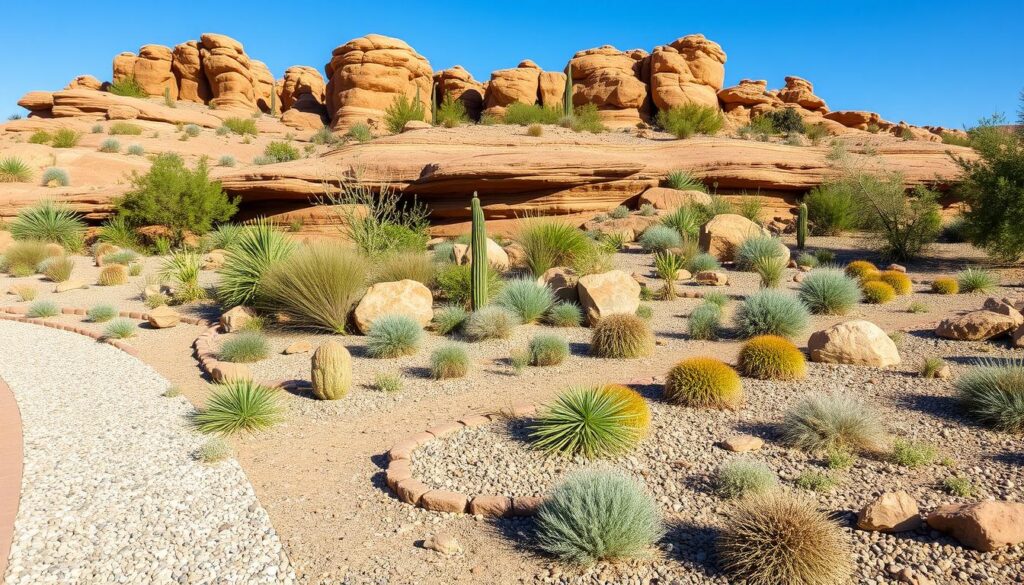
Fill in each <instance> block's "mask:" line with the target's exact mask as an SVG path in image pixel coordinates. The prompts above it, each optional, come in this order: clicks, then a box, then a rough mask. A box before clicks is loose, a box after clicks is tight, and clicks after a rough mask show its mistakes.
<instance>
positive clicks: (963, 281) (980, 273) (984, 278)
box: [956, 268, 999, 294]
mask: <svg viewBox="0 0 1024 585" xmlns="http://www.w3.org/2000/svg"><path fill="white" fill-rule="evenodd" d="M956 281H957V285H959V287H960V292H962V293H981V294H989V293H991V292H992V291H993V290H995V288H996V287H997V286H999V279H998V278H997V277H996V276H995V275H994V274H992V273H991V272H989V271H988V270H985V269H984V268H967V269H965V270H961V271H960V273H959V274H957V275H956Z"/></svg>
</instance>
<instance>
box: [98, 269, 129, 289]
mask: <svg viewBox="0 0 1024 585" xmlns="http://www.w3.org/2000/svg"><path fill="white" fill-rule="evenodd" d="M96 282H97V284H99V285H100V286H118V285H121V284H127V283H128V267H127V266H125V265H124V264H110V265H107V266H104V267H103V268H102V269H101V270H100V275H99V277H98V278H97V279H96Z"/></svg>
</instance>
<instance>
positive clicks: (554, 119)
mask: <svg viewBox="0 0 1024 585" xmlns="http://www.w3.org/2000/svg"><path fill="white" fill-rule="evenodd" d="M561 116H562V111H561V110H560V109H556V108H546V107H544V106H541V105H539V104H524V103H521V102H514V103H512V104H509V106H508V107H507V108H505V123H506V124H517V125H519V126H529V125H530V124H557V123H558V119H559V118H561Z"/></svg>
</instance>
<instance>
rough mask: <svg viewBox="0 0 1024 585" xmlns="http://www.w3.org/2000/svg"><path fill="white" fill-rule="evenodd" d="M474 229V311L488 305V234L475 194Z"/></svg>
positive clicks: (482, 212) (472, 298)
mask: <svg viewBox="0 0 1024 585" xmlns="http://www.w3.org/2000/svg"><path fill="white" fill-rule="evenodd" d="M472 208H473V229H472V232H471V238H470V247H471V248H472V254H473V256H472V257H473V260H472V263H473V266H472V268H471V270H472V279H471V285H472V290H471V295H470V297H471V300H472V303H473V310H474V311H476V310H477V309H480V308H482V307H483V306H484V305H486V304H487V269H488V266H487V232H486V231H485V228H484V210H483V208H482V207H480V198H479V197H478V196H477V194H476V191H474V192H473V204H472Z"/></svg>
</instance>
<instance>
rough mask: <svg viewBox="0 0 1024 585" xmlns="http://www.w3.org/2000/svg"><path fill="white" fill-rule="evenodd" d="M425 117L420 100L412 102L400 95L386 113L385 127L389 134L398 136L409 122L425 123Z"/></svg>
mask: <svg viewBox="0 0 1024 585" xmlns="http://www.w3.org/2000/svg"><path fill="white" fill-rule="evenodd" d="M425 116H426V114H425V112H424V111H423V104H422V103H421V102H420V101H419V99H415V100H410V99H409V98H408V97H407V96H405V95H400V96H398V97H396V98H395V101H393V102H391V105H390V106H388V108H387V110H385V111H384V125H385V126H387V129H388V132H391V133H392V134H398V133H400V132H401V131H402V129H403V128H405V125H406V124H407V123H408V122H411V121H413V120H419V121H423V119H424V118H425ZM360 142H362V141H360Z"/></svg>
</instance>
